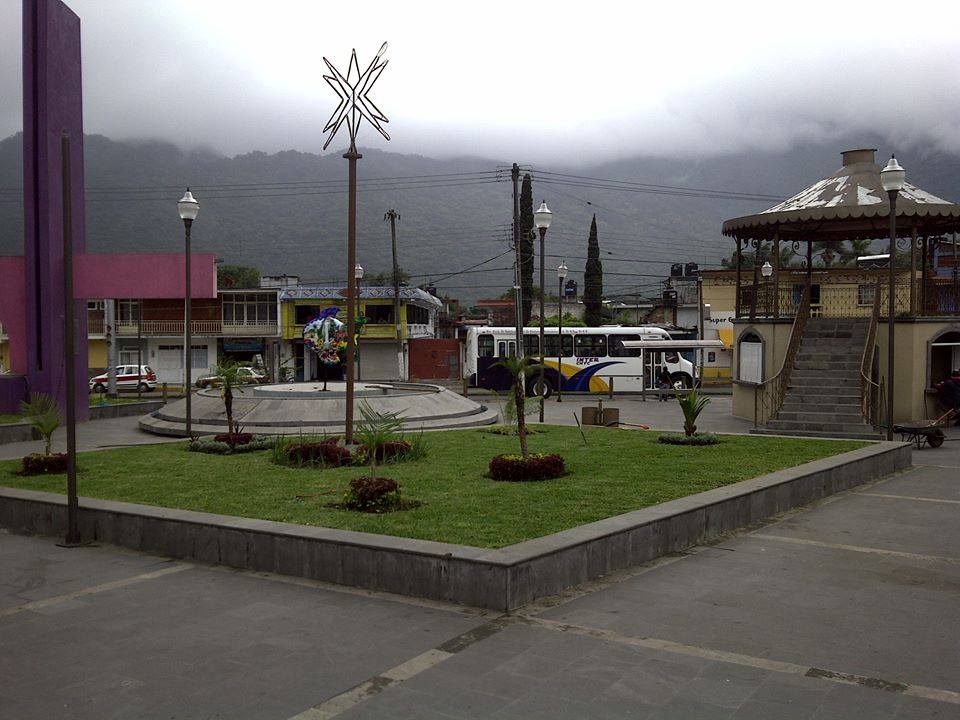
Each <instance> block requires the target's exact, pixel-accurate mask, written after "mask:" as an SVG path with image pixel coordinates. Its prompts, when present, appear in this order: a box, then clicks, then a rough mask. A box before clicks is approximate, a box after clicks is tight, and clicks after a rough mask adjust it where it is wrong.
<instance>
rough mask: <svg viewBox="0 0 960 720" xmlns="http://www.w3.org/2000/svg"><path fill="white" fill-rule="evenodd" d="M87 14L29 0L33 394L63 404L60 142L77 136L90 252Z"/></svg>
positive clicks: (80, 359) (29, 350)
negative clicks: (84, 76)
mask: <svg viewBox="0 0 960 720" xmlns="http://www.w3.org/2000/svg"><path fill="white" fill-rule="evenodd" d="M82 98H83V88H82V83H81V72H80V18H78V17H77V16H76V15H74V13H73V12H72V11H71V10H70V9H69V8H68V7H67V6H66V5H64V4H63V3H62V2H60V0H23V159H24V163H23V205H24V215H25V217H24V255H25V258H26V287H25V291H26V292H25V295H26V300H27V302H26V313H25V321H26V356H27V368H26V372H27V381H28V383H29V388H30V391H31V392H45V393H49V394H51V395H52V396H54V397H55V398H56V399H57V402H58V404H59V405H60V406H61V407H64V406H65V404H66V398H65V379H64V359H63V330H64V324H63V321H64V316H63V306H64V296H63V205H62V202H63V197H62V192H61V187H62V186H61V151H60V142H61V136H62V135H63V133H64V132H67V133H69V134H70V139H71V148H70V155H71V157H70V162H71V197H72V202H73V208H72V213H71V217H72V222H73V251H74V253H75V254H77V255H79V254H81V253H82V252H83V249H84V206H83V198H84V192H83V101H82ZM74 317H75V318H76V322H75V326H74V327H75V337H76V340H77V342H76V347H75V348H74V351H75V356H76V359H77V362H76V381H77V419H78V420H85V419H86V418H87V392H88V390H87V352H86V345H87V313H86V303H85V302H84V301H82V300H78V301H75V302H74Z"/></svg>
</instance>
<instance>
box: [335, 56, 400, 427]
mask: <svg viewBox="0 0 960 720" xmlns="http://www.w3.org/2000/svg"><path fill="white" fill-rule="evenodd" d="M386 52H387V44H386V43H384V44H383V45H381V46H380V50H379V51H378V52H377V54H376V55H375V56H374V58H373V60H372V61H371V62H370V64H369V65H368V66H367V69H366V70H364V71H363V72H362V73H361V72H360V65H359V64H358V63H357V51H356V50H353V52H351V53H350V65H349V67H348V68H347V74H346V76H344V75H343V73H341V72H340V71H339V70H337V68H336V67H334V65H333V63H332V62H330V61H329V60H328V59H327V58H324V59H323V62H324V63H326V66H327V68H328V69H329V70H330V74H329V75H324V76H323V79H324V80H326V81H327V84H328V85H329V86H330V87H332V88H333V91H334V92H335V93H337V97H339V98H340V102H339V104H338V105H337V107H336V109H335V110H334V111H333V114H332V115H331V116H330V119H329V120H328V121H327V124H326V125H325V126H324V128H323V131H324V132H329V133H330V135H329V136H328V137H327V141H326V142H325V143H324V144H323V149H324V150H326V149H327V147H329V145H330V143H331V142H332V141H333V138H334V137H335V136H336V134H337V131H338V130H340V128H341V127H342V126H343V125H346V126H347V131H348V132H349V134H350V148H349V149H348V150H347V152H346V153H344V155H343V157H345V158H346V159H347V161H348V162H349V172H348V181H347V182H348V188H349V193H348V202H347V359H346V365H347V392H346V398H345V405H346V416H345V418H344V440H345V441H346V442H347V443H350V442H352V441H353V384H354V383H353V380H354V358H355V356H356V307H355V304H356V297H357V283H356V278H355V277H354V268H355V267H356V263H357V160H359V159H360V158H361V157H363V156H362V155H361V154H360V153H359V152H357V129H358V128H359V126H360V122H361V121H362V120H366V121H367V122H368V123H370V124H371V125H373V127H374V128H376V130H377V131H378V132H379V133H380V134H381V135H383V137H385V138H386V139H387V140H389V139H390V136H389V135H388V134H387V131H386V130H384V129H383V126H382V125H381V123H386V122H389V121H388V120H387V117H386V115H384V114H383V113H382V112H380V109H379V108H378V107H377V106H376V105H374V104H373V101H372V100H371V99H370V97H369V93H370V90H371V89H372V88H373V85H374V83H376V82H377V78H379V77H380V73H382V72H383V69H384V68H385V67H386V66H387V60H385V59H383V56H384V54H385V53H386Z"/></svg>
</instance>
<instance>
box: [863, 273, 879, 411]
mask: <svg viewBox="0 0 960 720" xmlns="http://www.w3.org/2000/svg"><path fill="white" fill-rule="evenodd" d="M882 296H883V293H881V292H880V277H879V276H878V277H877V285H876V292H875V293H874V297H873V312H871V313H870V327H869V329H868V330H867V341H866V344H865V345H864V346H863V356H862V357H861V358H860V414H861V415H862V416H863V419H864V420H866V421H867V422H868V423H869V424H870V425H872V426H873V427H878V426H879V420H880V412H879V409H878V407H877V400H878V399H879V398H880V395H881V390H880V384H879V383H876V382H874V381H873V378H872V377H871V375H872V374H873V355H874V352H875V350H876V343H877V326H878V325H879V324H880V298H881V297H882Z"/></svg>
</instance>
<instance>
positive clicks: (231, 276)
mask: <svg viewBox="0 0 960 720" xmlns="http://www.w3.org/2000/svg"><path fill="white" fill-rule="evenodd" d="M217 287H218V288H219V289H221V290H235V289H238V288H258V287H260V270H258V269H257V268H255V267H248V266H247V265H218V266H217Z"/></svg>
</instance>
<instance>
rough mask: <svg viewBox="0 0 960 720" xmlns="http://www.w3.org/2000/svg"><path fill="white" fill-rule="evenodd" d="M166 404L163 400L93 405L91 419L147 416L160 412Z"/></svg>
mask: <svg viewBox="0 0 960 720" xmlns="http://www.w3.org/2000/svg"><path fill="white" fill-rule="evenodd" d="M164 404H165V403H164V402H163V400H144V401H143V402H135V403H123V404H120V405H91V406H90V419H91V420H103V419H104V418H116V417H132V416H134V415H147V414H149V413H152V412H154V411H156V410H159V409H160V408H162V407H163V406H164Z"/></svg>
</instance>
